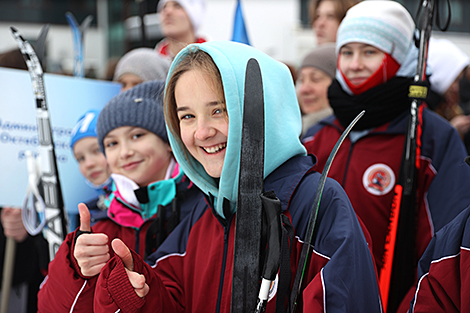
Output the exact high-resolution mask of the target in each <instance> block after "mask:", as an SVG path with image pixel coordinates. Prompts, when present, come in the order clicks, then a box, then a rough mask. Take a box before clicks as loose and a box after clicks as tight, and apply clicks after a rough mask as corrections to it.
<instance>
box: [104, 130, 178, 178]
mask: <svg viewBox="0 0 470 313" xmlns="http://www.w3.org/2000/svg"><path fill="white" fill-rule="evenodd" d="M103 144H104V150H105V153H106V159H107V160H108V164H109V167H110V168H111V171H112V172H113V173H114V174H121V175H123V176H126V177H127V178H129V179H131V180H133V181H134V182H135V183H136V184H137V185H139V186H140V187H144V186H148V185H149V184H150V183H152V182H155V181H158V180H162V179H164V178H165V175H166V171H167V168H168V166H169V164H170V161H171V149H170V145H169V144H167V143H166V142H164V141H163V140H162V139H161V138H160V137H158V136H157V135H155V134H154V133H152V132H151V131H148V130H146V129H144V128H140V127H133V126H121V127H118V128H115V129H113V130H112V131H110V132H109V133H108V134H107V135H106V137H104V140H103Z"/></svg>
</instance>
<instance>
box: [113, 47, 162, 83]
mask: <svg viewBox="0 0 470 313" xmlns="http://www.w3.org/2000/svg"><path fill="white" fill-rule="evenodd" d="M170 64H171V63H170V61H169V60H168V59H166V58H164V57H162V56H161V55H160V54H158V53H157V52H155V50H153V49H151V48H137V49H133V50H131V51H129V52H128V53H126V54H124V55H123V56H122V57H121V59H119V62H118V63H117V65H116V69H115V71H114V78H113V80H114V81H117V80H119V77H121V75H122V74H126V73H131V74H135V75H137V76H139V77H140V78H141V79H142V80H143V81H144V82H146V81H149V80H157V79H158V80H165V79H166V76H167V74H168V70H169V69H170Z"/></svg>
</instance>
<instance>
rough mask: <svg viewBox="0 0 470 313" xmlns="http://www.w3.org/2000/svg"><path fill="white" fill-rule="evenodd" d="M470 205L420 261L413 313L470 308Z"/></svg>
mask: <svg viewBox="0 0 470 313" xmlns="http://www.w3.org/2000/svg"><path fill="white" fill-rule="evenodd" d="M469 216H470V208H467V209H466V210H464V211H463V212H462V213H461V214H459V215H458V216H457V217H456V218H455V219H454V220H452V222H450V223H449V224H447V225H446V226H445V227H443V228H442V229H441V230H440V231H439V232H437V233H436V235H435V236H434V237H433V239H432V240H431V242H430V243H429V246H428V248H427V249H426V251H425V253H424V254H423V256H422V258H421V259H420V261H419V264H418V286H417V289H416V293H415V298H414V299H413V301H412V302H411V308H410V313H413V312H415V313H418V312H446V313H447V312H468V311H469V309H470V287H469V286H470V275H469V274H468V270H467V269H468V268H469V265H470V219H469Z"/></svg>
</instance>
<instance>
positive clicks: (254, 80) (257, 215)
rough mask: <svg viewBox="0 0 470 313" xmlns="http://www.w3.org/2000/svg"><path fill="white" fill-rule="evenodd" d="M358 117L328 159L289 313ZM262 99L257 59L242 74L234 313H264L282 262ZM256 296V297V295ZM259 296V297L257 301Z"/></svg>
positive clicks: (233, 296) (251, 60) (293, 309)
mask: <svg viewBox="0 0 470 313" xmlns="http://www.w3.org/2000/svg"><path fill="white" fill-rule="evenodd" d="M364 113H365V112H364V111H362V112H361V113H360V114H359V115H358V116H357V117H356V118H355V119H354V120H353V121H352V122H351V124H350V125H349V126H348V127H347V128H346V130H345V131H344V132H343V134H342V135H341V137H340V138H339V140H338V142H337V143H336V145H335V146H334V148H333V150H332V151H331V153H330V156H329V158H328V160H327V162H326V165H325V168H324V170H323V173H322V175H321V177H320V180H319V183H318V187H317V191H316V194H315V198H314V202H313V207H312V210H311V213H310V217H309V223H308V228H307V236H306V238H305V242H304V245H303V248H302V252H301V256H300V260H299V263H298V269H297V273H296V277H295V280H294V287H293V288H292V293H291V298H290V299H291V304H290V307H291V308H292V311H291V312H294V311H295V306H296V301H297V296H298V294H299V292H300V288H301V285H302V279H303V273H304V271H305V268H306V265H307V260H308V253H309V250H310V245H311V242H312V239H313V238H312V237H313V232H314V228H315V223H316V219H317V216H318V209H319V207H320V200H321V195H322V192H323V188H324V186H325V182H326V178H327V175H328V171H329V169H330V167H331V163H332V162H333V159H334V157H335V155H336V153H337V152H338V150H339V147H340V146H341V144H342V142H343V141H344V139H345V138H346V136H347V135H348V134H349V132H350V131H351V129H352V128H353V127H354V125H355V124H356V123H357V121H358V120H359V119H360V118H361V117H362V116H363V115H364ZM263 175H264V96H263V82H262V76H261V70H260V66H259V64H258V62H257V61H256V60H255V59H250V60H249V61H248V63H247V68H246V73H245V98H244V106H243V126H242V147H241V154H240V172H239V185H238V205H237V216H236V226H235V227H236V231H235V251H234V264H233V280H232V300H231V301H232V302H231V312H232V313H242V312H243V313H245V312H252V311H253V310H254V312H256V313H262V312H264V311H265V310H266V305H267V302H268V293H269V289H270V287H271V284H272V282H273V281H274V279H275V277H276V274H277V272H278V270H279V265H280V258H281V255H280V254H281V219H280V214H281V205H280V202H279V200H278V199H277V198H276V196H275V195H274V194H273V193H270V192H267V193H263V191H264V188H263V180H264V176H263ZM263 211H264V215H265V217H266V220H267V225H268V240H267V245H268V247H267V252H266V254H265V264H264V266H263V272H262V282H261V286H260V283H259V276H258V275H259V271H258V269H259V266H260V251H261V248H262V247H261V229H262V218H263ZM258 291H259V292H258ZM257 295H258V297H257Z"/></svg>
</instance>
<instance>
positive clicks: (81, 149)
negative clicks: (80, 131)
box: [73, 137, 111, 186]
mask: <svg viewBox="0 0 470 313" xmlns="http://www.w3.org/2000/svg"><path fill="white" fill-rule="evenodd" d="M73 154H74V156H75V159H77V162H78V167H79V169H80V172H81V173H82V175H83V176H84V177H85V178H86V179H88V180H89V181H90V182H91V183H92V184H94V185H97V186H98V185H101V184H102V183H104V182H105V181H106V180H107V179H108V178H109V175H110V174H111V172H110V170H109V167H108V162H106V158H105V156H104V154H103V153H102V152H101V150H100V146H99V145H98V139H97V138H96V137H85V138H83V139H80V140H79V141H77V142H76V143H75V145H74V146H73Z"/></svg>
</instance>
